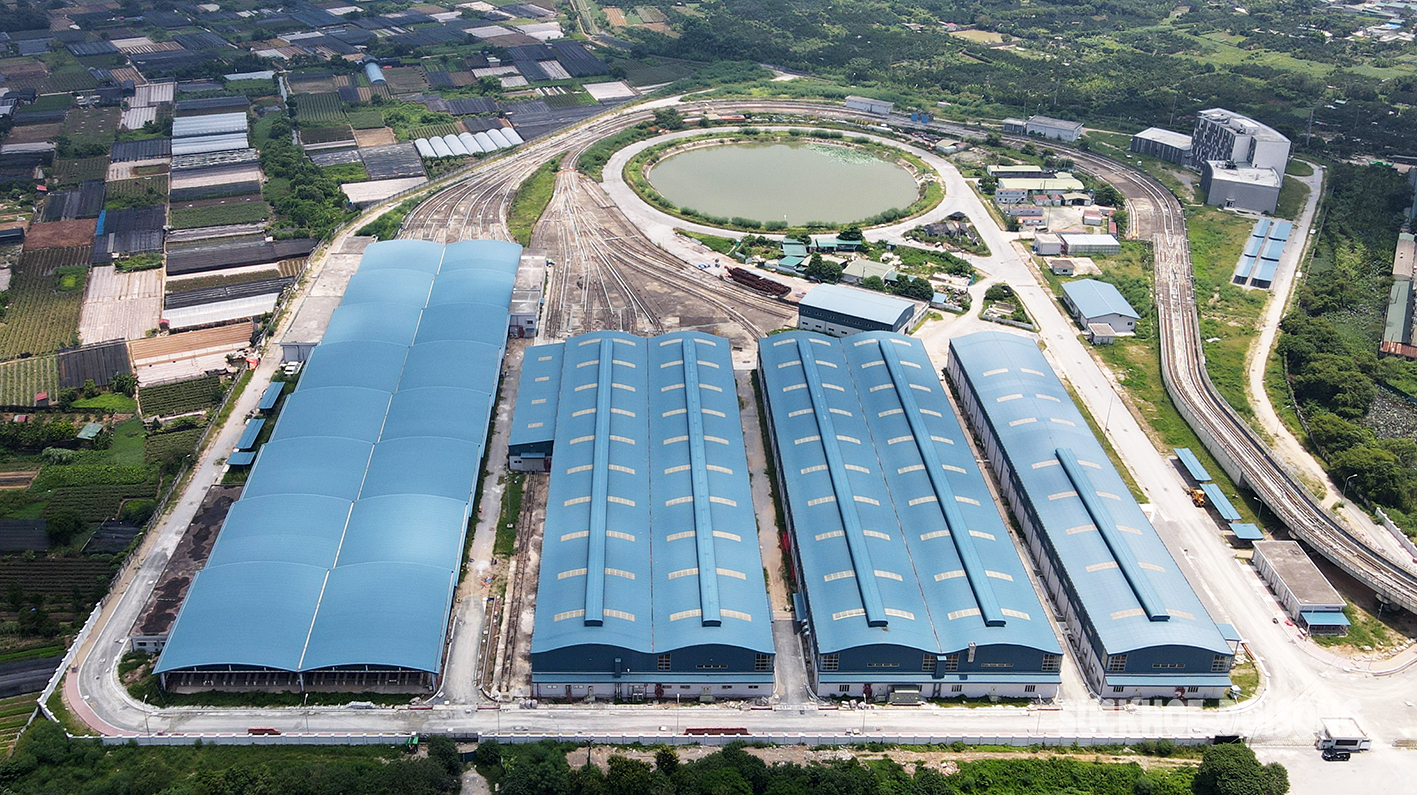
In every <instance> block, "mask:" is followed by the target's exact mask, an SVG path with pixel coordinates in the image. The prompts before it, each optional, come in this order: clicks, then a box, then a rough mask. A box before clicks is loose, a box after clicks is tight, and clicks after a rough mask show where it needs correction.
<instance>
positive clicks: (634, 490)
mask: <svg viewBox="0 0 1417 795" xmlns="http://www.w3.org/2000/svg"><path fill="white" fill-rule="evenodd" d="M530 350H533V351H535V350H537V349H536V348H532V349H530ZM535 364H538V362H536V361H534V360H532V359H531V358H530V357H529V358H528V359H527V360H526V362H525V364H524V366H526V367H531V366H533V365H535ZM523 377H524V378H525V376H523ZM543 383H546V382H543ZM555 440H556V442H555V443H556V457H555V461H556V464H555V469H554V470H553V472H552V476H551V483H550V486H549V490H548V491H549V494H548V497H547V508H546V521H545V541H544V543H543V547H542V553H541V576H540V580H539V582H540V585H539V586H538V593H537V610H536V625H535V631H534V633H533V636H532V652H533V653H534V654H539V653H543V652H547V651H552V650H556V649H564V648H569V647H576V646H583V645H592V644H603V645H610V646H619V647H622V648H626V649H631V650H635V651H639V652H644V653H650V652H655V653H664V652H669V651H671V650H673V649H677V648H684V647H687V646H699V645H711V644H718V645H725V646H737V647H740V648H747V649H753V650H755V651H757V652H760V653H771V652H772V650H773V643H772V627H771V623H772V619H771V613H770V612H769V610H768V604H767V592H766V588H765V585H764V583H763V578H762V574H761V573H762V565H763V564H762V558H761V554H760V552H759V548H758V539H757V523H756V520H755V517H754V513H753V501H752V492H751V489H750V488H749V484H748V477H747V459H746V454H745V452H744V448H743V428H742V423H741V421H740V419H739V414H738V396H737V389H736V382H735V380H734V376H733V362H732V355H731V350H730V347H729V342H728V340H725V339H723V338H720V337H713V336H709V335H706V334H700V333H697V332H676V333H673V334H666V335H663V336H660V337H653V338H649V339H643V338H639V337H634V336H630V335H628V334H622V333H619V332H596V333H592V334H587V335H583V336H580V337H573V338H571V339H570V340H567V341H566V342H565V343H564V348H563V357H562V373H561V381H560V395H559V401H558V407H557V417H556V423H555Z"/></svg>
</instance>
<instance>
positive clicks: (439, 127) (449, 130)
mask: <svg viewBox="0 0 1417 795" xmlns="http://www.w3.org/2000/svg"><path fill="white" fill-rule="evenodd" d="M462 132H466V131H465V130H464V129H463V126H462V125H461V124H458V123H456V122H448V123H446V124H420V125H417V126H415V127H409V128H408V129H406V130H405V131H404V132H403V140H405V141H412V140H414V139H415V138H432V137H433V136H435V135H436V136H439V137H441V136H444V135H457V134H459V133H462Z"/></svg>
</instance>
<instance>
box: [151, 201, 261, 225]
mask: <svg viewBox="0 0 1417 795" xmlns="http://www.w3.org/2000/svg"><path fill="white" fill-rule="evenodd" d="M270 217H271V208H270V207H269V206H267V204H266V203H265V202H241V203H239V204H222V205H217V206H214V207H194V208H190V209H186V210H173V211H172V213H171V218H170V221H169V223H171V224H172V228H173V229H196V228H198V227H203V226H222V225H225V224H254V223H258V222H260V221H264V220H266V219H267V218H270Z"/></svg>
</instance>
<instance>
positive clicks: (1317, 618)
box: [1299, 610, 1352, 627]
mask: <svg viewBox="0 0 1417 795" xmlns="http://www.w3.org/2000/svg"><path fill="white" fill-rule="evenodd" d="M1299 618H1301V619H1303V621H1304V623H1305V624H1307V625H1309V626H1311V627H1346V626H1350V625H1351V623H1352V622H1350V621H1349V620H1348V616H1345V615H1344V614H1342V613H1340V612H1338V611H1336V610H1300V611H1299Z"/></svg>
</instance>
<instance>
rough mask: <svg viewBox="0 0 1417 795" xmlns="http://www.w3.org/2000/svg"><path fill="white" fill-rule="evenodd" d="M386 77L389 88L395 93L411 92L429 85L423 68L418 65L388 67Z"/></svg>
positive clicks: (385, 70)
mask: <svg viewBox="0 0 1417 795" xmlns="http://www.w3.org/2000/svg"><path fill="white" fill-rule="evenodd" d="M384 77H385V78H386V79H388V81H389V90H390V91H392V92H393V93H395V94H409V93H412V92H415V91H422V90H423V89H425V88H427V87H428V81H427V80H426V79H424V77H423V70H422V69H420V68H418V67H417V66H394V67H386V68H385V69H384Z"/></svg>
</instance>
